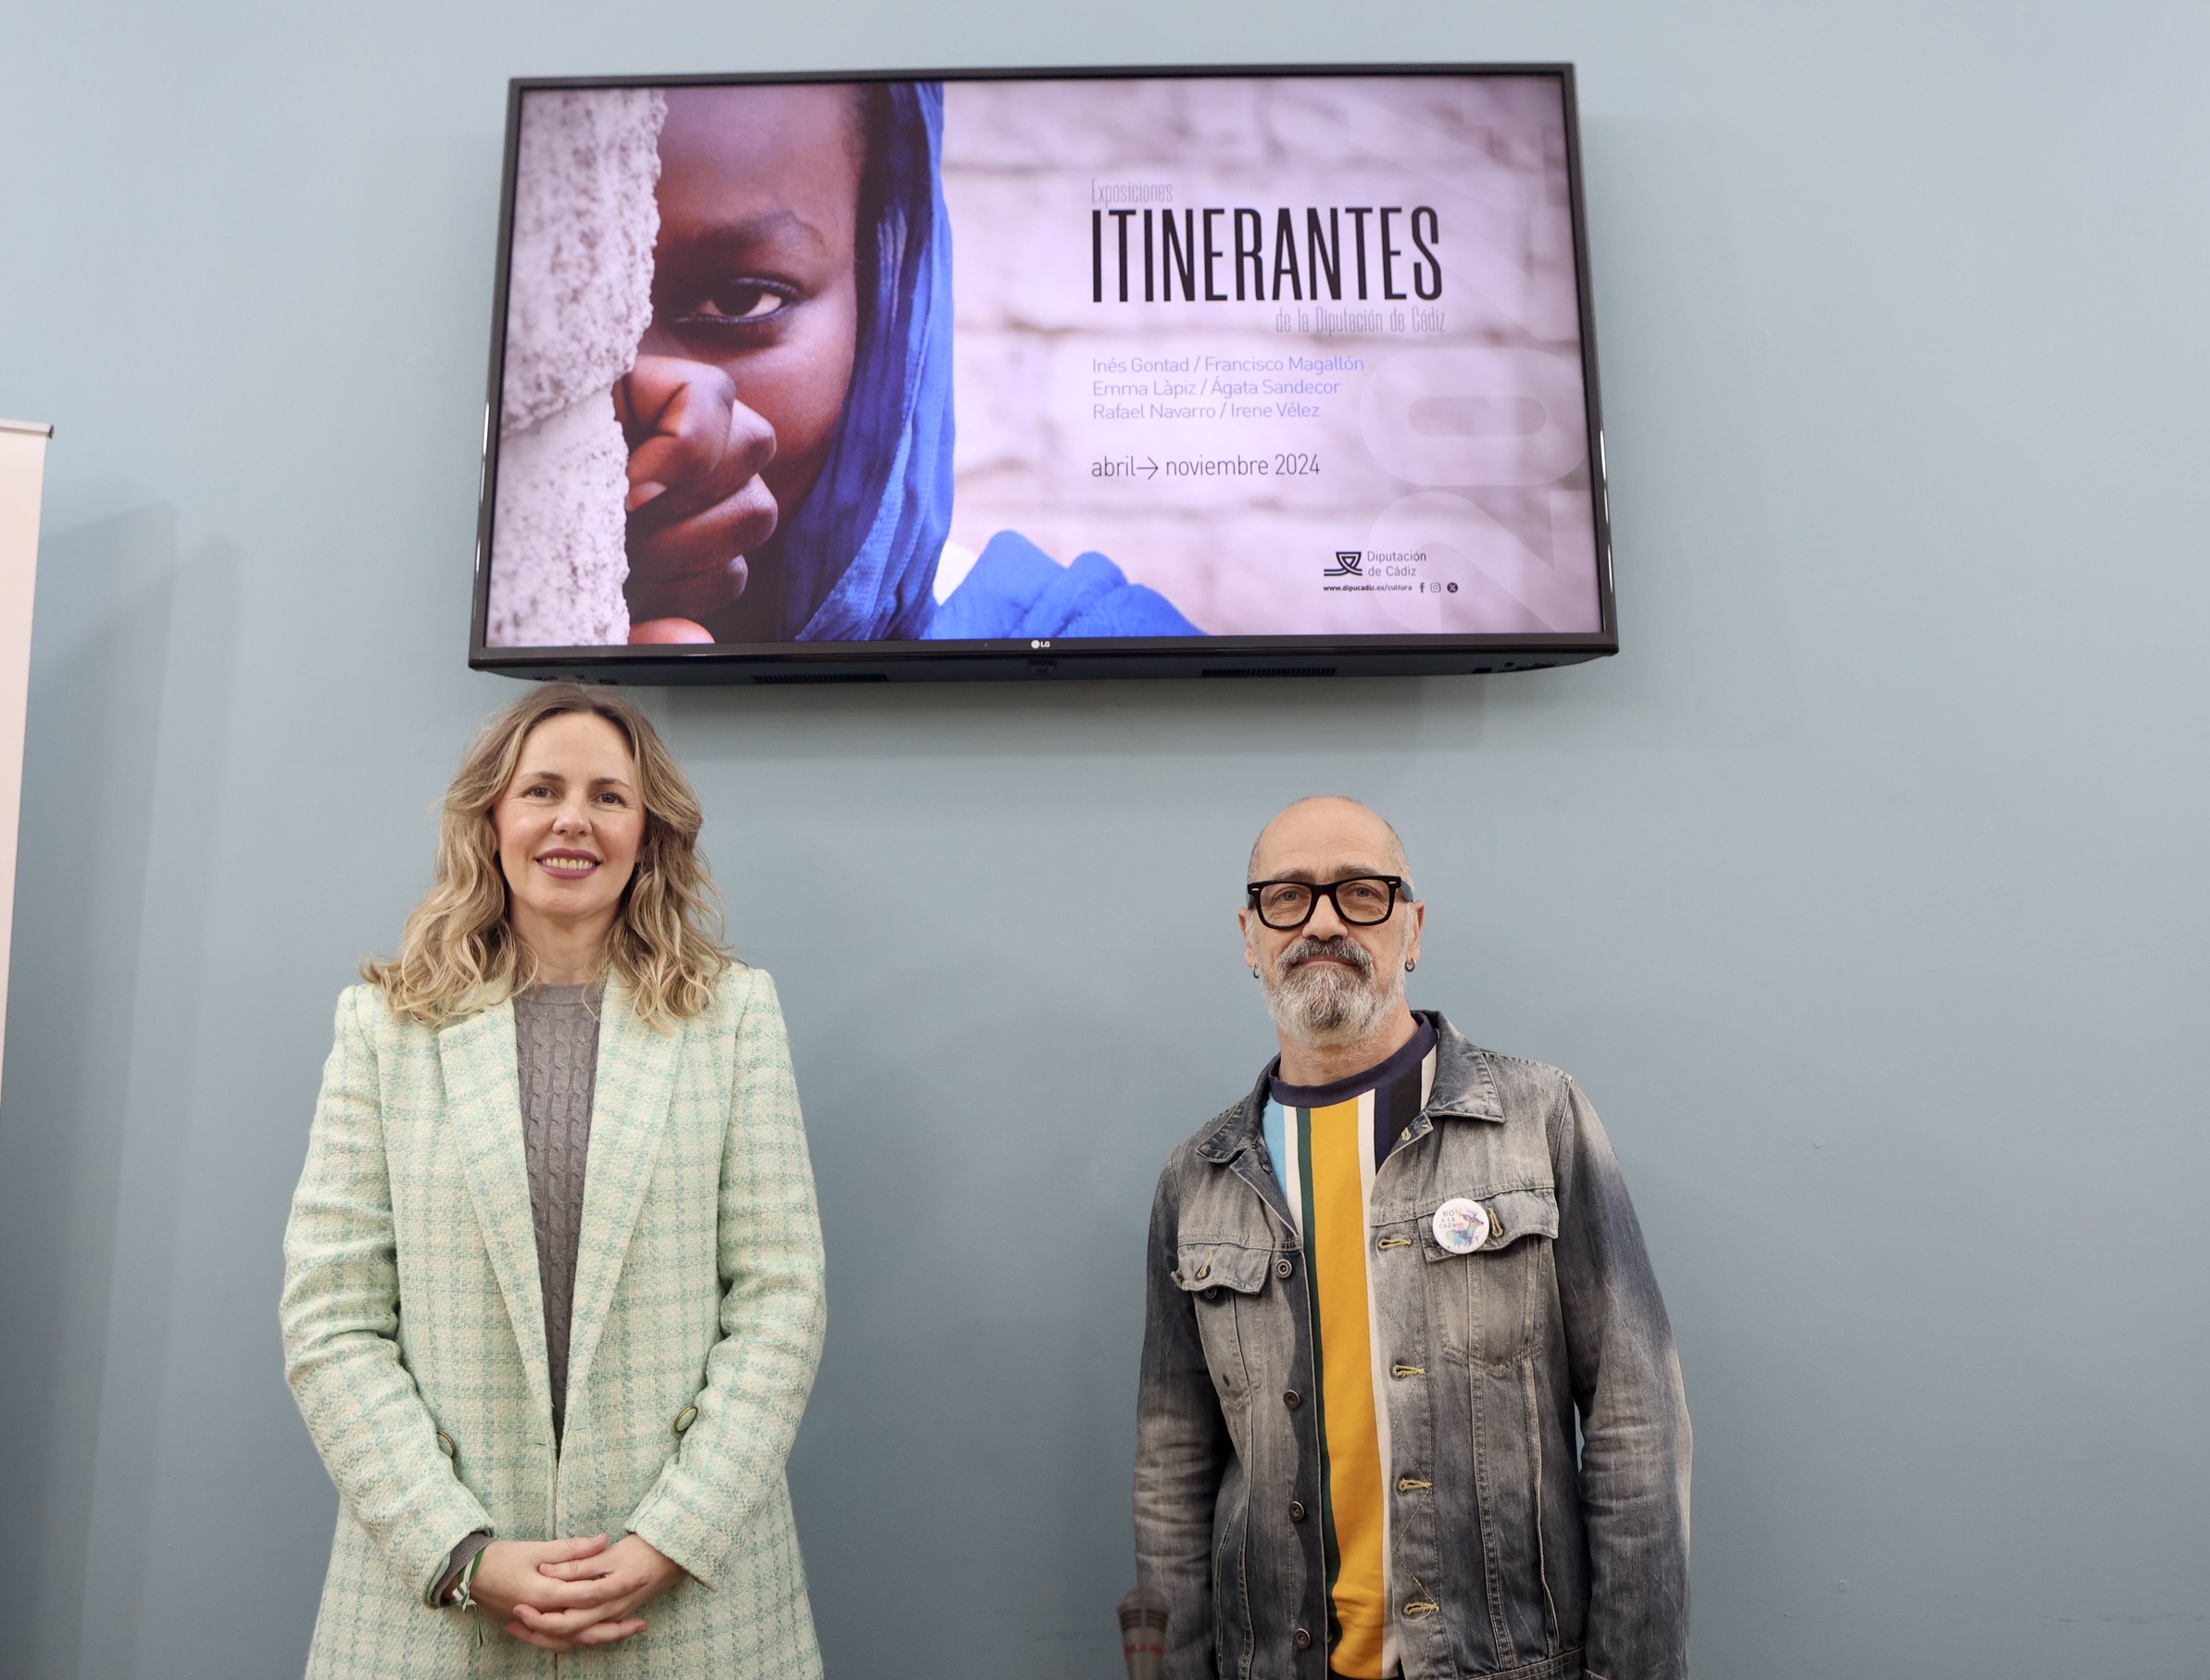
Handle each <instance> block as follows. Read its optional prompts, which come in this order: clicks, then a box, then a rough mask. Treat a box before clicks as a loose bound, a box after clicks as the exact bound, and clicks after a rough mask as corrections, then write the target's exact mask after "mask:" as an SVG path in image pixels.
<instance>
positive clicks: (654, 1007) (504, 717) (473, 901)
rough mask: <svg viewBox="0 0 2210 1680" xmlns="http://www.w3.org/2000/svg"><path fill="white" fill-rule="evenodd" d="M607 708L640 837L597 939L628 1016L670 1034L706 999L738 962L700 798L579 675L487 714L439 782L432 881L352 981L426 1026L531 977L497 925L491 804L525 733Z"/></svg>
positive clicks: (617, 704)
mask: <svg viewBox="0 0 2210 1680" xmlns="http://www.w3.org/2000/svg"><path fill="white" fill-rule="evenodd" d="M578 712H583V713H588V714H589V715H590V716H592V717H595V718H604V719H605V720H606V721H608V722H609V723H611V724H612V725H613V726H614V727H615V728H616V729H618V730H620V731H621V732H622V738H623V739H624V740H625V741H627V742H628V743H629V754H630V758H631V759H632V760H633V761H634V763H635V765H636V772H637V796H638V797H639V798H640V799H641V800H642V801H643V803H644V807H645V837H644V840H643V842H642V843H641V844H640V845H639V846H638V848H637V866H636V871H635V872H634V874H632V875H631V876H630V879H629V885H628V887H627V888H626V889H625V890H624V891H623V893H622V909H621V913H620V915H619V916H617V917H616V918H615V921H614V925H613V929H612V931H611V932H610V933H609V934H608V935H607V962H608V966H609V968H611V969H612V970H613V972H615V973H617V974H619V975H620V976H621V977H622V983H623V984H625V985H626V986H627V987H628V988H629V993H630V997H631V1001H632V1003H633V1004H634V1008H635V1009H636V1012H637V1014H638V1015H639V1016H640V1017H641V1018H643V1019H644V1020H645V1021H647V1022H650V1023H651V1024H652V1025H654V1026H655V1027H658V1028H659V1029H660V1030H662V1031H666V1030H667V1029H668V1028H669V1027H670V1026H671V1025H672V1023H673V1022H677V1021H683V1020H687V1019H689V1018H690V1017H692V1016H695V1015H699V1014H703V1013H704V1012H705V1011H706V1010H707V1009H710V1008H711V1007H712V1005H713V1000H714V991H715V985H716V983H717V982H718V981H719V980H720V979H721V977H722V974H723V973H725V972H727V971H728V969H729V968H730V966H731V965H732V963H733V962H734V961H735V959H734V958H733V957H732V956H731V955H730V953H729V951H728V948H727V947H725V946H724V945H723V944H722V933H723V921H722V896H721V894H720V892H719V891H717V890H716V888H715V886H714V884H713V877H712V876H711V875H709V873H708V872H707V869H706V860H705V859H703V858H701V857H699V856H698V831H699V829H700V828H701V827H703V826H704V824H705V817H704V814H703V813H702V812H701V811H700V810H699V809H698V796H697V794H696V793H694V792H693V791H692V788H691V784H690V779H689V778H688V777H687V776H685V775H684V773H683V771H682V768H681V767H680V766H678V765H677V764H676V762H675V759H674V755H673V754H672V753H670V752H669V751H668V748H667V746H666V745H665V744H664V743H662V741H661V740H660V738H659V731H657V730H656V729H654V728H653V727H652V722H651V720H649V719H648V718H647V717H646V716H645V714H644V713H643V712H641V711H639V710H638V709H637V708H635V707H634V705H632V704H631V703H630V702H629V701H628V700H626V699H624V698H623V697H622V696H620V695H618V694H612V693H609V692H608V691H607V690H605V689H602V688H586V687H584V685H583V684H582V683H546V685H545V686H544V687H542V688H537V689H534V690H532V691H531V692H530V693H529V694H527V695H525V696H522V698H521V699H520V700H517V701H516V702H515V703H514V704H513V705H511V706H509V707H508V708H507V709H506V710H504V711H502V712H500V713H499V714H498V715H497V716H496V717H495V718H493V719H492V720H491V721H489V722H488V723H486V724H484V726H483V730H482V732H481V733H478V735H477V736H476V738H475V741H474V742H473V744H471V746H470V747H469V749H468V755H467V757H466V758H464V759H461V761H460V771H459V773H458V775H456V776H455V777H454V778H453V784H452V786H451V787H449V788H447V789H446V796H445V815H444V821H443V822H442V824H441V825H440V830H439V834H438V839H437V882H436V884H435V885H433V887H431V889H430V894H429V896H428V897H426V898H424V899H423V900H422V901H421V904H419V905H418V906H416V907H415V911H414V914H413V915H411V916H409V917H408V919H407V931H406V933H405V934H404V935H402V937H401V940H400V946H399V954H398V955H397V956H396V957H394V958H370V959H369V960H368V961H366V962H364V963H362V964H361V968H360V972H361V978H362V979H364V980H366V981H368V982H369V983H370V984H371V985H375V986H380V987H382V988H383V996H384V998H385V1000H386V1001H387V1002H388V1003H389V1004H390V1005H391V1007H392V1009H393V1010H394V1012H396V1013H397V1014H401V1015H407V1016H410V1017H412V1018H413V1019H414V1020H416V1021H419V1022H421V1023H422V1024H423V1025H424V1026H427V1027H431V1028H436V1027H440V1026H443V1025H444V1024H445V1023H446V1022H450V1021H455V1020H458V1019H459V1018H461V1017H463V1016H466V1015H471V1014H474V1013H475V1012H476V1011H478V1010H480V1009H489V1008H491V1007H492V1006H493V1005H495V1004H496V1003H498V1002H500V1001H501V1000H502V999H504V998H506V997H509V996H511V995H512V994H513V993H515V992H517V991H519V990H521V988H522V987H524V986H526V985H528V984H530V982H531V981H532V980H533V979H534V978H535V976H536V967H537V964H536V959H535V958H534V956H533V955H532V954H531V952H530V949H529V947H527V946H525V945H524V944H522V942H521V940H520V939H517V938H516V937H515V936H514V934H513V931H512V929H511V928H510V927H509V925H508V921H507V877H506V873H505V871H502V870H501V869H500V868H499V860H498V836H497V833H496V830H495V829H494V827H493V825H492V809H493V808H494V807H495V806H496V805H497V803H498V800H499V796H500V795H502V794H504V793H505V792H506V791H507V785H508V784H509V783H510V782H512V781H513V780H514V770H515V766H516V764H517V763H518V762H519V761H520V759H521V748H522V743H523V742H525V741H526V740H528V739H529V735H530V732H531V731H532V730H534V729H535V728H536V727H537V725H538V724H540V723H543V722H545V721H546V720H547V719H549V718H559V717H565V716H568V715H570V714H572V713H578Z"/></svg>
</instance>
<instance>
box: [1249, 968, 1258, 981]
mask: <svg viewBox="0 0 2210 1680" xmlns="http://www.w3.org/2000/svg"><path fill="white" fill-rule="evenodd" d="M1250 977H1251V978H1252V979H1253V980H1256V979H1257V978H1258V977H1259V971H1258V970H1256V969H1253V970H1251V972H1250Z"/></svg>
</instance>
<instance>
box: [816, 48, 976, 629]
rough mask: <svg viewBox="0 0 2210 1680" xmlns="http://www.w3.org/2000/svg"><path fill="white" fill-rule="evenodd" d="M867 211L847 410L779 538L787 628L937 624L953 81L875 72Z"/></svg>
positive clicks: (945, 448) (947, 509) (945, 490)
mask: <svg viewBox="0 0 2210 1680" xmlns="http://www.w3.org/2000/svg"><path fill="white" fill-rule="evenodd" d="M874 98H875V101H876V103H875V105H874V108H873V112H872V113H871V121H870V122H869V125H868V128H869V133H868V153H867V163H866V175H865V180H864V182H863V183H862V185H861V188H860V211H861V214H862V216H865V217H868V218H869V221H868V222H867V223H866V224H865V225H863V226H862V227H861V228H860V329H859V334H858V342H857V345H856V346H855V352H856V353H855V355H854V357H853V360H852V382H851V386H850V388H849V390H848V392H847V393H846V395H845V399H844V419H843V420H842V421H841V422H840V423H839V425H838V428H837V433H836V441H835V444H834V445H832V446H831V448H830V452H829V458H828V462H827V464H826V465H825V466H824V467H823V468H822V475H821V477H820V479H819V480H818V481H817V482H816V483H815V484H814V486H813V490H812V493H811V494H810V495H808V496H807V497H806V501H805V505H804V506H803V507H801V508H799V509H798V512H797V518H796V519H794V520H791V522H790V524H789V526H788V527H787V528H786V532H785V535H784V538H783V541H782V544H781V546H782V549H783V563H784V565H785V567H786V568H787V570H786V572H785V578H786V583H785V595H784V597H783V598H784V608H783V615H782V616H783V625H782V634H783V635H784V636H785V637H786V638H787V639H789V640H792V641H797V642H880V641H892V642H906V641H918V640H920V639H921V638H922V637H923V636H924V635H926V634H927V633H928V627H929V621H930V620H931V618H932V617H933V616H934V615H935V595H934V589H935V577H936V560H937V557H938V556H939V555H941V554H942V552H943V549H944V539H945V537H946V536H947V535H948V533H949V532H950V530H951V428H952V413H951V220H950V218H949V217H948V215H947V214H946V213H945V208H944V192H943V187H942V184H941V182H940V180H939V175H938V162H939V159H940V157H941V156H942V152H943V143H944V88H943V84H942V83H941V82H935V81H891V82H885V83H881V84H879V87H878V89H877V91H876V93H875V95H874Z"/></svg>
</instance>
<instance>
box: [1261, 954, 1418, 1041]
mask: <svg viewBox="0 0 2210 1680" xmlns="http://www.w3.org/2000/svg"><path fill="white" fill-rule="evenodd" d="M1323 953H1325V955H1327V956H1330V957H1339V958H1341V959H1343V960H1344V961H1345V962H1347V963H1349V964H1350V971H1346V970H1344V969H1341V968H1338V967H1337V966H1336V965H1335V964H1333V963H1326V962H1321V963H1312V962H1304V959H1306V958H1309V957H1314V956H1318V955H1321V954H1323ZM1300 962H1303V963H1304V966H1302V967H1301V968H1300V967H1296V966H1294V965H1296V964H1298V963H1300ZM1262 985H1263V987H1264V989H1265V993H1266V1011H1267V1013H1268V1014H1270V1015H1272V1016H1273V1017H1274V1024H1275V1026H1277V1027H1279V1028H1280V1029H1281V1031H1282V1033H1283V1034H1284V1035H1285V1036H1286V1037H1289V1038H1294V1039H1296V1040H1297V1041H1298V1042H1299V1043H1300V1044H1310V1045H1338V1044H1355V1043H1357V1042H1358V1041H1359V1040H1360V1039H1362V1038H1363V1037H1364V1036H1365V1035H1366V1034H1368V1033H1371V1032H1372V1031H1373V1030H1374V1029H1375V1027H1377V1026H1379V1025H1380V1024H1381V1023H1382V1022H1383V1021H1385V1020H1387V1019H1388V1013H1389V1009H1390V1008H1391V1006H1392V1005H1394V1004H1395V1003H1396V1001H1397V998H1398V995H1399V993H1400V991H1401V990H1402V984H1401V983H1400V982H1399V981H1397V980H1396V979H1395V978H1394V977H1393V976H1392V977H1391V979H1390V981H1389V982H1388V983H1387V984H1384V983H1380V982H1377V981H1376V979H1375V964H1374V959H1373V957H1372V956H1371V955H1370V954H1369V953H1368V952H1367V950H1366V948H1365V947H1363V946H1362V945H1360V944H1359V943H1358V942H1357V941H1356V940H1353V939H1297V940H1292V941H1291V942H1290V943H1289V944H1288V945H1287V947H1284V948H1283V951H1282V954H1281V956H1280V957H1278V958H1277V959H1275V964H1274V967H1273V970H1272V971H1271V972H1262Z"/></svg>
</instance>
